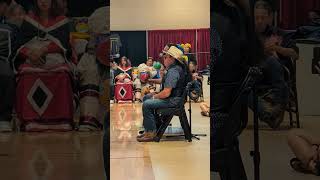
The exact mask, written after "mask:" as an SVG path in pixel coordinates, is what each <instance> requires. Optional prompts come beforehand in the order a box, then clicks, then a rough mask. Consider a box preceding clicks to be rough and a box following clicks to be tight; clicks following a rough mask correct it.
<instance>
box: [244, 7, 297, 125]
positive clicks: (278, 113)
mask: <svg viewBox="0 0 320 180" xmlns="http://www.w3.org/2000/svg"><path fill="white" fill-rule="evenodd" d="M254 15H255V19H256V21H255V22H256V31H257V33H259V35H260V36H259V38H260V40H261V43H263V44H264V52H265V59H264V60H262V62H261V64H260V67H261V69H262V72H263V79H262V80H261V81H260V82H259V84H258V87H257V88H258V91H257V95H258V114H259V119H260V120H262V121H263V122H266V123H267V124H268V125H269V126H270V127H271V128H273V129H276V128H278V127H279V126H280V124H281V122H282V121H283V118H284V112H285V108H286V105H287V101H288V91H289V90H288V87H287V84H286V82H285V79H284V68H283V66H282V65H281V63H280V61H281V59H280V57H281V56H285V57H296V56H297V54H296V53H295V51H294V50H293V49H292V48H283V47H281V46H280V44H281V42H279V38H280V37H278V36H277V35H274V34H268V33H266V32H267V29H268V27H270V26H269V25H270V23H271V22H272V9H271V6H270V5H269V4H268V3H267V2H265V1H258V2H256V4H255V10H254ZM290 61H291V60H290ZM250 97H251V96H250ZM249 102H250V106H252V103H253V102H252V99H251V100H250V101H249Z"/></svg>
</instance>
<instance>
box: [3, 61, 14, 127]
mask: <svg viewBox="0 0 320 180" xmlns="http://www.w3.org/2000/svg"><path fill="white" fill-rule="evenodd" d="M0 66H2V67H0V121H11V114H12V109H13V104H14V99H15V93H16V91H15V78H14V74H13V72H12V70H11V69H10V67H9V65H7V64H2V63H0Z"/></svg>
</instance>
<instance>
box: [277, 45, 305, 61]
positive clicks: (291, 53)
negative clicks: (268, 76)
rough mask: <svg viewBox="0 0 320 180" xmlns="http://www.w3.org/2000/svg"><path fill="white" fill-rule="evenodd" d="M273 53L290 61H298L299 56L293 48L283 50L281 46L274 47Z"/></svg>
mask: <svg viewBox="0 0 320 180" xmlns="http://www.w3.org/2000/svg"><path fill="white" fill-rule="evenodd" d="M275 51H277V53H279V54H281V55H282V56H285V57H290V58H292V59H298V58H299V55H298V53H297V52H296V51H295V50H294V49H293V48H284V47H281V46H275Z"/></svg>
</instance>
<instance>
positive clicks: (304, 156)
mask: <svg viewBox="0 0 320 180" xmlns="http://www.w3.org/2000/svg"><path fill="white" fill-rule="evenodd" d="M288 144H289V147H290V148H291V150H292V151H293V153H294V154H295V155H296V158H293V159H291V161H290V165H291V167H292V168H293V169H294V170H296V171H298V172H302V173H308V174H310V173H311V174H315V175H317V176H320V148H319V146H320V138H317V137H314V136H311V135H310V134H308V133H307V132H305V131H303V130H301V129H295V130H291V131H290V132H289V135H288Z"/></svg>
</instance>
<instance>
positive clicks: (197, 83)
mask: <svg viewBox="0 0 320 180" xmlns="http://www.w3.org/2000/svg"><path fill="white" fill-rule="evenodd" d="M189 71H190V73H191V75H192V77H191V80H190V81H191V83H192V87H191V93H190V94H189V97H190V98H191V99H197V98H198V97H199V96H200V93H201V90H202V81H203V76H202V75H201V73H198V72H197V64H196V62H194V61H191V62H189Z"/></svg>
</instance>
